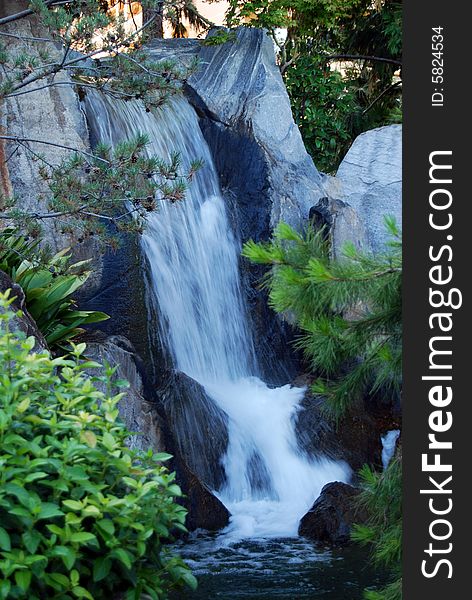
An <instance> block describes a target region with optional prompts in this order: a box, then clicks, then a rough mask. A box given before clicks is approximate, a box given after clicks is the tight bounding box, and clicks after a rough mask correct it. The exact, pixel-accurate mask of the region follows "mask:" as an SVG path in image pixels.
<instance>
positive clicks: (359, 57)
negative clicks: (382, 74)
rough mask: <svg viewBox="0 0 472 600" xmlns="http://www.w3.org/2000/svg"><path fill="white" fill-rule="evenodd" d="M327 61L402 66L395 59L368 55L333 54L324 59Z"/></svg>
mask: <svg viewBox="0 0 472 600" xmlns="http://www.w3.org/2000/svg"><path fill="white" fill-rule="evenodd" d="M324 58H325V60H326V61H332V60H372V61H375V62H383V63H387V64H390V65H397V66H398V67H401V66H402V62H401V61H400V60H394V59H393V58H383V57H380V56H370V55H368V54H332V55H330V56H325V57H324Z"/></svg>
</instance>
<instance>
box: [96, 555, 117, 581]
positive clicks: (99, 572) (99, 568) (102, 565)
mask: <svg viewBox="0 0 472 600" xmlns="http://www.w3.org/2000/svg"><path fill="white" fill-rule="evenodd" d="M111 564H112V563H111V560H110V559H109V558H107V557H100V558H97V560H95V563H94V565H93V580H94V581H101V580H102V579H105V578H106V577H107V576H108V573H109V572H110V569H111Z"/></svg>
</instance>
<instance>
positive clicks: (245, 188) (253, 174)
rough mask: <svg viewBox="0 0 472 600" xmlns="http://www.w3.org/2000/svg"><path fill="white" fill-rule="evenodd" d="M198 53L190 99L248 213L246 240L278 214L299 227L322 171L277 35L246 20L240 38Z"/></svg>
mask: <svg viewBox="0 0 472 600" xmlns="http://www.w3.org/2000/svg"><path fill="white" fill-rule="evenodd" d="M210 36H211V34H210ZM198 57H199V60H200V64H201V66H200V68H199V69H198V70H197V72H196V73H195V74H194V75H193V76H192V77H191V78H190V79H189V81H188V87H189V90H190V92H191V100H192V101H193V102H194V104H195V106H196V108H197V110H198V111H199V112H200V114H201V115H202V116H204V117H206V121H207V122H206V123H203V131H204V133H205V134H206V137H207V140H208V141H209V144H210V147H211V148H212V150H213V156H214V157H215V160H216V165H217V168H218V170H219V171H220V173H221V175H222V183H223V185H224V186H226V187H229V188H230V189H231V190H232V191H233V192H235V194H236V196H237V205H238V209H239V211H240V212H241V214H242V216H243V217H245V218H244V224H242V228H243V230H242V237H243V239H245V238H247V237H249V236H250V237H253V238H254V239H257V238H258V237H261V235H264V234H267V233H268V230H269V229H270V228H273V227H274V226H275V225H277V223H278V222H279V221H285V222H287V223H289V224H291V225H294V226H300V225H301V224H302V223H303V221H304V220H305V219H306V217H307V216H308V212H309V210H310V207H311V206H313V204H315V202H316V200H317V199H318V198H320V197H321V196H322V195H323V193H322V188H321V186H320V182H321V176H320V174H319V173H318V171H317V170H316V167H315V165H314V164H313V161H312V159H311V157H310V156H309V155H308V153H307V151H306V149H305V146H304V144H303V140H302V137H301V134H300V131H299V129H298V127H297V126H296V124H295V122H294V120H293V116H292V110H291V106H290V100H289V97H288V94H287V91H286V89H285V85H284V83H283V80H282V76H281V74H280V70H279V68H278V67H277V65H276V62H275V50H274V43H273V41H272V39H271V38H270V37H269V35H268V34H267V33H266V32H264V31H262V30H260V29H251V28H245V27H242V28H240V29H238V30H237V32H236V36H235V38H234V40H231V41H229V42H227V43H226V44H222V45H216V46H208V45H206V46H204V47H203V48H202V49H201V50H200V53H199V55H198ZM255 217H256V218H255Z"/></svg>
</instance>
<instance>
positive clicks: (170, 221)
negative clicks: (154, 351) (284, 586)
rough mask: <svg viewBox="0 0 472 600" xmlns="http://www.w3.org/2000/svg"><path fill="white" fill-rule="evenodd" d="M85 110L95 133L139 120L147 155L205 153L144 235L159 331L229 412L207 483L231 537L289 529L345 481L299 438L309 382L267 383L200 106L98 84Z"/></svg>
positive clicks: (120, 135)
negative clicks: (220, 475)
mask: <svg viewBox="0 0 472 600" xmlns="http://www.w3.org/2000/svg"><path fill="white" fill-rule="evenodd" d="M87 113H88V118H89V122H90V124H91V127H92V130H94V132H95V134H96V136H97V138H98V139H99V140H100V141H102V142H105V143H109V144H116V143H118V142H120V141H122V140H123V139H129V138H131V137H133V136H135V135H136V134H137V133H138V132H143V133H146V134H147V136H148V137H149V139H150V144H149V146H148V148H147V151H148V153H149V154H150V155H157V156H160V157H161V158H164V159H168V158H170V156H171V154H172V152H175V151H177V152H179V154H180V157H181V161H182V169H183V171H184V172H185V170H187V169H188V168H189V167H190V163H191V161H192V160H194V159H203V161H204V166H203V168H202V169H200V170H199V171H198V172H197V173H196V175H195V176H194V178H193V180H192V182H191V183H190V185H189V189H188V192H187V194H186V198H185V200H183V201H182V202H179V203H176V204H170V203H167V202H162V203H161V204H160V206H159V210H158V211H156V212H155V213H153V214H151V215H150V217H149V224H148V227H147V229H146V231H145V233H144V235H143V237H142V246H143V251H144V252H145V254H146V256H147V259H148V261H149V264H150V269H151V278H152V282H153V291H154V295H155V299H156V302H157V306H158V309H159V316H160V319H159V320H160V328H161V331H160V335H161V337H162V339H163V340H164V341H165V343H166V344H167V347H168V348H169V351H170V353H171V355H172V357H173V361H174V364H175V366H176V368H177V369H178V370H180V371H182V372H184V373H185V374H187V375H188V376H190V377H191V378H193V379H195V380H196V381H197V382H199V383H200V384H201V385H202V386H203V387H204V389H205V391H206V394H207V395H208V397H209V398H210V399H211V401H212V402H213V403H214V404H215V405H216V406H217V407H218V409H220V410H222V411H224V413H226V415H227V417H228V447H227V451H226V454H225V456H224V457H222V461H223V467H224V470H225V473H226V482H225V483H224V484H223V485H222V487H221V489H218V490H215V493H216V494H217V495H218V497H219V498H220V499H221V500H222V502H223V503H224V504H225V505H226V506H227V507H228V509H229V510H230V512H231V514H232V519H231V523H230V526H229V528H228V531H227V533H228V535H229V537H231V536H233V537H235V538H241V537H257V536H259V537H261V536H291V535H295V534H296V532H297V526H298V521H299V519H300V518H301V517H302V516H303V514H304V513H305V512H306V511H307V510H308V509H309V508H310V506H311V505H312V503H313V501H314V500H315V499H316V498H317V497H318V495H319V494H320V491H321V488H322V487H323V485H325V484H326V483H328V482H330V481H334V480H341V481H346V480H347V479H348V477H349V469H348V468H347V467H346V466H345V465H344V464H341V463H336V462H334V461H331V460H328V459H326V458H323V457H319V458H316V459H310V458H308V457H306V456H305V455H304V454H303V453H302V452H301V451H300V450H299V448H298V446H297V440H296V435H295V427H294V422H295V419H296V413H297V410H298V406H299V403H300V401H301V399H302V398H303V396H304V393H305V389H303V388H295V387H291V386H289V385H286V386H283V387H279V388H275V389H272V388H269V387H268V386H267V385H266V384H265V383H264V382H263V381H261V380H260V379H259V378H258V376H257V375H258V367H257V357H256V356H255V352H254V344H253V340H252V336H251V331H250V328H249V325H248V319H247V317H246V309H245V304H244V300H243V294H242V291H241V289H240V279H239V272H238V260H239V254H240V245H239V243H238V240H237V239H236V238H235V236H234V234H233V232H232V230H231V226H230V223H229V219H228V215H227V211H226V207H225V201H224V199H223V196H222V194H221V191H220V188H219V182H218V176H217V173H216V170H215V167H214V165H213V160H212V157H211V154H210V150H209V148H208V146H207V144H206V142H205V140H204V138H203V135H202V133H201V130H200V127H199V124H198V119H197V115H196V114H195V112H194V110H193V108H192V107H191V106H190V105H189V103H188V102H187V101H186V100H185V99H183V98H177V99H173V100H172V101H171V102H169V103H168V105H166V107H165V108H164V109H160V110H157V111H154V112H146V111H145V110H144V108H143V107H142V105H141V104H140V103H138V102H134V101H129V102H124V101H117V100H110V99H109V98H106V97H104V96H101V95H99V94H98V93H93V94H90V95H89V97H88V100H87ZM274 367H276V366H274ZM208 419H211V414H209V415H208ZM187 421H188V418H187ZM186 433H187V435H188V436H191V435H192V431H188V432H186Z"/></svg>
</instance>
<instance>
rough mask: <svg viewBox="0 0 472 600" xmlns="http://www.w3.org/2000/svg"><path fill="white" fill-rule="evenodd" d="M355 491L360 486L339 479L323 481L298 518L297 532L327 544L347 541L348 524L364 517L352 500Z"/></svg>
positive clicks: (356, 491) (350, 525)
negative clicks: (314, 497) (317, 493)
mask: <svg viewBox="0 0 472 600" xmlns="http://www.w3.org/2000/svg"><path fill="white" fill-rule="evenodd" d="M359 493H360V490H358V489H356V488H354V487H352V486H351V485H348V484H346V483H341V482H340V481H334V482H333V483H328V484H327V485H325V486H324V488H323V489H322V490H321V494H320V496H319V498H317V500H315V503H314V504H313V506H312V507H311V509H310V510H309V511H308V512H307V513H306V515H305V516H304V517H303V518H302V520H301V521H300V525H299V528H298V533H299V535H302V536H304V537H307V538H309V539H311V540H315V541H317V542H323V543H326V544H330V545H345V544H348V543H349V542H350V534H351V529H352V525H353V524H354V523H362V522H364V521H365V519H366V514H365V513H364V512H363V511H362V510H360V509H359V508H358V506H357V504H356V499H357V496H358V495H359Z"/></svg>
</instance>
